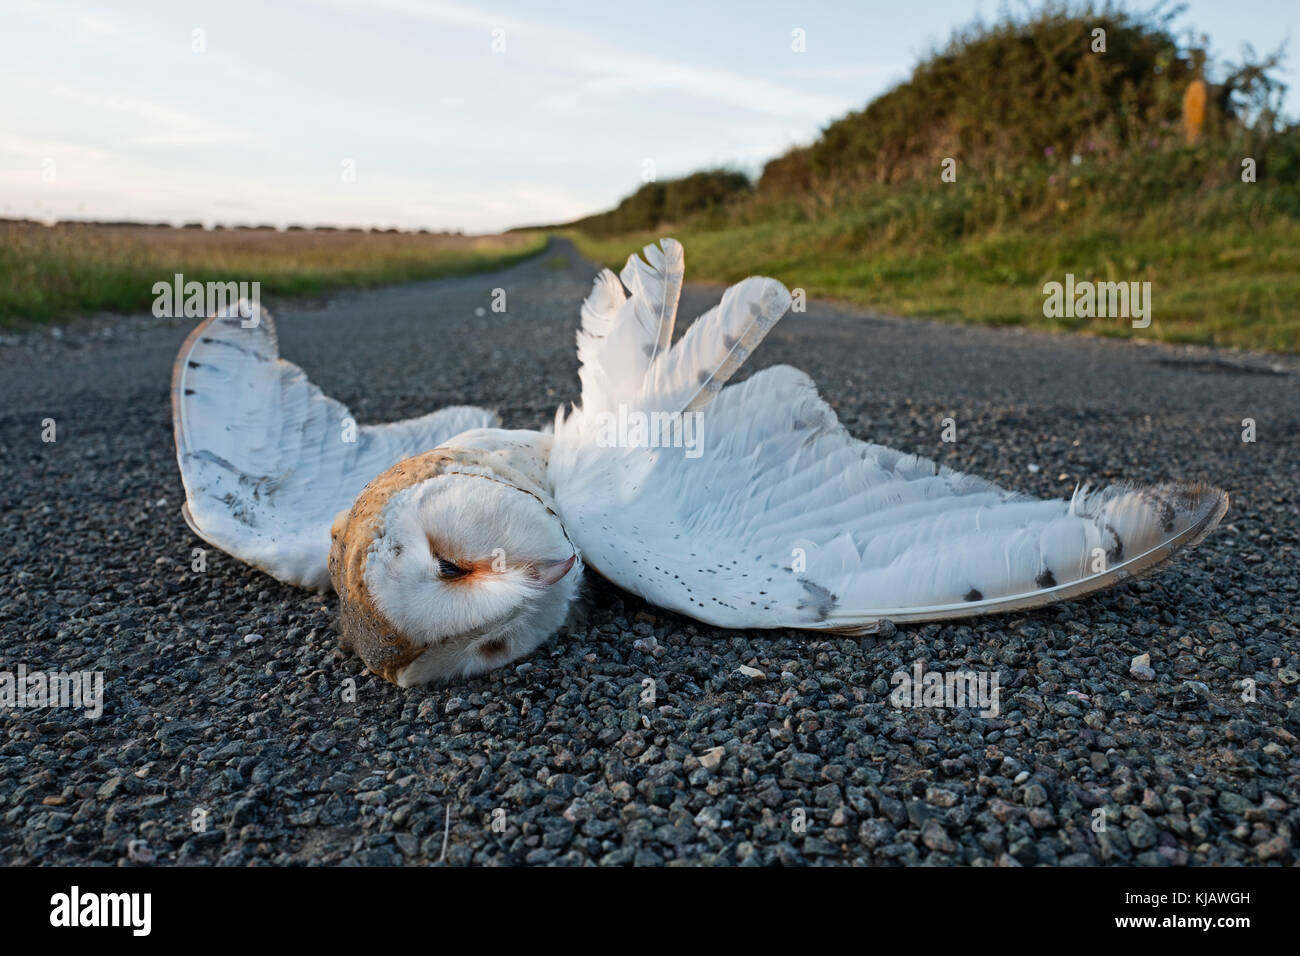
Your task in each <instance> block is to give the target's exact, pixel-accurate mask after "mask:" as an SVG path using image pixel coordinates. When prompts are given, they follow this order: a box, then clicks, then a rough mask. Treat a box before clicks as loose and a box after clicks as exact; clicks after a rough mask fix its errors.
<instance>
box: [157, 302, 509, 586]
mask: <svg viewBox="0 0 1300 956" xmlns="http://www.w3.org/2000/svg"><path fill="white" fill-rule="evenodd" d="M238 308H244V309H245V310H247V306H246V305H244V304H242V303H241V306H240V307H237V308H236V309H232V310H231V311H229V312H227V313H223V314H221V315H218V316H214V317H213V318H210V319H208V320H207V321H205V322H204V323H203V324H202V325H200V326H199V327H198V328H197V329H195V330H194V332H193V333H191V335H190V337H189V338H188V339H187V340H186V342H185V344H184V345H183V346H182V347H181V350H180V354H179V355H178V356H177V358H176V365H175V367H174V369H173V372H172V419H173V428H174V431H175V438H176V458H177V462H178V463H179V465H180V469H181V478H182V480H183V481H184V484H185V496H186V503H185V505H184V507H183V508H182V512H183V513H184V515H185V520H186V521H187V522H189V525H190V527H191V528H193V529H194V532H195V534H197V535H198V536H199V537H201V538H203V539H204V540H205V541H207V542H209V543H210V544H213V545H215V546H216V547H218V548H220V549H221V550H223V551H225V552H227V553H229V554H231V555H234V556H235V557H237V558H239V559H240V560H241V561H244V562H246V563H248V564H251V565H254V566H256V567H258V568H261V569H262V570H264V571H266V572H267V573H269V574H271V575H273V576H274V577H276V578H278V579H280V580H281V581H285V582H287V583H289V584H296V585H299V586H301V587H308V588H318V589H323V588H328V587H329V572H328V561H329V547H330V525H331V523H332V522H333V520H334V517H335V515H336V514H338V512H339V511H341V510H343V509H344V508H347V507H349V506H350V505H351V504H352V502H353V500H354V499H355V498H356V496H357V495H358V494H359V493H360V492H361V490H362V488H364V487H365V485H366V483H367V482H368V481H370V479H372V478H374V477H375V476H376V475H378V474H380V473H381V472H383V471H385V470H386V469H388V468H389V467H390V466H392V465H394V464H396V463H397V462H399V461H401V460H402V459H404V458H409V457H411V456H412V455H417V454H420V453H421V452H425V451H428V450H429V449H431V448H436V447H437V446H438V445H441V444H443V443H444V442H445V441H447V439H449V438H451V437H453V436H455V435H458V434H460V433H461V432H463V431H467V430H468V429H471V428H482V427H490V426H494V425H496V424H499V421H498V419H497V416H496V414H495V413H494V412H490V411H487V410H485V409H482V408H473V407H470V406H453V407H450V408H443V409H441V410H439V411H436V412H433V413H432V414H429V415H424V416H422V417H420V418H412V419H409V420H407V421H402V422H395V423H392V424H387V425H365V426H360V427H356V426H355V425H354V424H353V423H352V422H351V418H352V416H351V414H350V413H349V412H348V409H347V407H346V406H344V405H343V404H342V403H340V402H337V401H335V400H334V399H332V398H330V397H328V396H327V395H325V394H324V393H323V392H321V390H320V389H319V388H317V387H316V386H315V385H313V384H312V383H311V382H310V381H309V380H308V379H307V376H306V375H305V374H304V373H303V371H302V369H300V368H298V366H296V365H293V364H291V363H289V362H286V361H284V360H283V359H281V358H280V357H279V348H278V345H277V342H276V335H275V324H274V321H273V320H272V318H271V316H270V314H269V313H268V312H267V311H266V310H264V309H263V310H260V311H258V310H253V311H252V315H251V316H249V317H248V318H244V317H241V315H240V314H239V312H238ZM254 320H256V324H255V325H254V327H252V328H244V325H245V324H246V323H247V324H252V323H253V322H254ZM349 426H350V427H349ZM350 438H354V440H348V439H350Z"/></svg>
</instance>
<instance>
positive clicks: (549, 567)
mask: <svg viewBox="0 0 1300 956" xmlns="http://www.w3.org/2000/svg"><path fill="white" fill-rule="evenodd" d="M577 560H578V556H577V555H576V554H573V555H570V556H569V560H567V561H548V562H546V563H545V564H539V565H538V566H537V570H536V571H535V572H534V576H533V586H534V587H539V588H549V587H550V586H551V585H552V584H554V583H555V582H556V581H558V580H560V578H562V577H564V576H565V575H566V574H568V573H569V571H570V570H571V569H572V568H573V565H574V562H576V561H577Z"/></svg>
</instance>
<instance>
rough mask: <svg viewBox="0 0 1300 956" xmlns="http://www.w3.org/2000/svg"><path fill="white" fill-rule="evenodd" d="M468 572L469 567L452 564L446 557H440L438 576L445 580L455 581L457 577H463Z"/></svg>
mask: <svg viewBox="0 0 1300 956" xmlns="http://www.w3.org/2000/svg"><path fill="white" fill-rule="evenodd" d="M467 574H469V571H468V570H467V569H465V568H462V567H460V566H459V565H456V564H452V563H451V562H450V561H448V560H447V559H446V558H439V559H438V577H440V578H442V579H443V580H444V581H454V580H456V578H463V577H464V576H465V575H467Z"/></svg>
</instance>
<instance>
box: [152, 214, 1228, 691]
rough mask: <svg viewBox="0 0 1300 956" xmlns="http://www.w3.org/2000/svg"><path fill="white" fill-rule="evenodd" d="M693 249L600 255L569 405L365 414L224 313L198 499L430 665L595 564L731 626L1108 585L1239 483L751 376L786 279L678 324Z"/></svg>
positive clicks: (856, 625)
mask: <svg viewBox="0 0 1300 956" xmlns="http://www.w3.org/2000/svg"><path fill="white" fill-rule="evenodd" d="M684 270H685V259H684V255H683V251H682V247H681V245H680V244H678V243H677V242H675V241H674V240H671V239H665V240H663V241H662V242H661V243H660V244H658V245H653V244H652V245H649V246H647V247H646V248H645V250H644V258H642V257H638V256H636V255H633V256H631V257H629V259H628V262H627V265H626V267H625V268H624V269H623V270H622V272H621V273H620V275H618V276H616V275H614V273H613V272H611V271H609V270H605V271H603V272H601V273H600V274H599V275H598V276H597V277H596V280H595V283H594V286H593V289H592V291H591V294H590V295H589V296H588V297H587V299H586V301H585V302H584V303H583V304H582V308H581V318H582V321H581V326H580V328H579V331H578V334H577V347H578V357H579V360H580V364H581V367H580V371H579V380H580V385H581V400H580V403H578V404H577V405H574V406H572V407H570V408H569V409H568V410H567V411H566V409H564V408H563V407H562V408H561V409H559V411H558V412H557V414H556V419H555V425H554V428H553V429H551V430H548V431H545V432H537V431H522V430H509V429H505V428H502V427H501V422H500V420H499V419H498V417H497V416H496V415H495V414H494V413H493V412H491V411H487V410H485V409H481V408H474V407H469V406H454V407H450V408H443V409H441V410H439V411H435V412H432V413H431V414H428V415H425V416H423V417H420V418H414V419H410V420H407V421H401V422H394V423H392V424H383V425H365V426H361V427H357V426H356V425H355V423H354V422H353V420H352V418H351V415H350V413H349V412H348V409H347V408H345V407H344V406H343V405H342V404H340V403H339V402H337V401H335V400H333V399H331V398H329V397H327V396H326V395H324V394H323V393H322V392H321V390H320V389H319V388H317V387H316V386H315V385H313V384H312V383H311V382H310V381H308V379H307V377H306V376H305V375H304V374H303V372H302V370H301V369H299V368H298V367H297V366H295V365H292V364H290V363H289V362H286V361H284V360H283V359H281V358H280V357H279V353H278V345H277V342H276V334H275V325H274V322H273V320H272V318H271V316H270V314H268V313H267V312H266V311H265V310H261V309H254V310H251V312H250V310H249V309H248V308H247V306H246V304H242V303H241V306H240V308H239V309H232V310H230V311H229V312H227V313H223V314H218V315H216V316H213V317H212V318H209V319H208V320H207V321H206V322H204V323H203V324H202V325H200V326H199V327H198V328H197V329H195V330H194V332H193V333H192V334H191V335H190V337H189V339H188V340H187V341H186V342H185V344H184V345H183V346H182V347H181V350H180V354H179V356H178V357H177V359H176V364H175V369H174V372H173V377H172V407H173V424H174V431H175V440H176V452H177V459H178V461H179V464H180V471H181V476H182V480H183V482H184V486H185V494H186V503H185V504H184V506H183V507H182V512H183V514H184V517H185V519H186V521H187V522H188V523H189V525H190V527H191V528H192V529H193V530H194V532H195V533H196V534H197V535H198V536H199V537H201V538H202V539H204V540H205V541H207V542H209V543H211V544H212V545H214V546H216V547H218V548H221V549H222V550H224V551H226V552H228V553H229V554H231V555H233V556H234V557H236V558H238V559H240V560H241V561H244V562H246V563H248V564H251V565H253V566H255V567H257V568H260V569H262V570H263V571H265V572H266V573H268V574H270V575H272V576H274V577H276V578H278V579H279V580H281V581H284V582H287V583H289V584H294V585H298V586H301V587H304V588H312V589H318V590H328V589H329V588H331V587H332V588H333V589H334V591H335V592H337V594H338V599H339V631H340V641H341V643H342V644H343V645H344V646H345V647H348V648H351V649H352V650H354V651H355V652H356V653H357V654H358V655H359V656H360V658H361V660H362V661H363V662H364V664H365V665H366V666H367V667H368V668H369V669H370V670H371V671H372V672H374V673H376V674H378V675H380V676H382V677H383V678H385V679H387V680H389V681H392V682H394V683H396V684H399V685H401V686H403V687H410V686H414V685H419V684H424V683H427V682H429V681H432V680H453V679H457V678H462V677H466V676H469V675H473V674H477V673H481V672H484V671H487V670H489V669H491V668H494V667H498V666H500V665H503V664H505V663H507V662H510V661H513V660H516V659H518V658H520V657H522V656H524V655H527V654H528V653H530V652H531V651H533V650H535V649H536V648H537V647H538V646H540V645H541V644H542V643H543V642H545V641H546V640H547V639H548V638H549V637H551V636H552V635H553V634H554V633H555V632H556V631H557V630H559V629H560V627H561V626H562V625H563V623H564V621H565V619H566V615H567V614H568V611H569V608H570V606H571V604H572V603H573V602H574V600H575V598H576V596H577V594H578V592H579V586H580V582H581V579H582V575H583V573H584V571H585V570H586V569H592V570H594V571H596V572H598V573H599V574H601V575H603V576H604V577H606V578H608V579H609V580H610V581H612V582H613V583H615V584H616V585H619V586H620V587H622V588H625V589H626V590H628V591H632V592H634V593H636V594H638V595H640V596H641V597H643V598H644V599H645V600H647V601H649V602H650V603H652V604H655V605H657V606H659V607H662V608H667V609H669V610H672V611H676V612H678V613H680V614H685V615H688V616H690V617H692V618H695V619H697V620H699V621H703V622H705V623H707V624H712V625H716V626H718V627H724V628H797V629H805V630H809V631H830V632H835V633H848V634H852V633H862V632H864V631H868V630H870V629H872V628H873V627H876V626H878V625H879V622H881V621H882V620H884V619H889V620H892V621H895V622H908V621H936V620H944V619H950V618H964V617H973V616H977V615H984V614H993V613H999V612H1005V611H1009V610H1012V609H1025V608H1033V607H1038V606H1041V605H1046V604H1051V603H1055V602H1058V601H1063V600H1067V599H1070V598H1076V597H1079V596H1082V595H1085V594H1089V593H1091V592H1093V591H1097V590H1099V589H1101V588H1104V587H1107V586H1109V585H1112V584H1115V583H1117V582H1120V581H1123V580H1126V579H1128V578H1130V577H1132V576H1134V575H1136V574H1139V573H1142V572H1146V571H1149V570H1150V569H1152V568H1154V567H1155V566H1156V565H1158V564H1160V563H1162V562H1163V561H1164V560H1166V559H1167V558H1168V557H1169V556H1170V554H1172V552H1174V551H1175V550H1176V549H1178V548H1180V547H1183V546H1187V545H1192V544H1195V543H1196V542H1198V541H1200V540H1201V539H1202V538H1204V537H1205V535H1206V534H1208V533H1209V532H1210V531H1211V530H1212V529H1213V528H1214V526H1215V525H1216V524H1218V522H1219V520H1220V519H1221V518H1222V517H1223V515H1224V513H1225V511H1226V510H1227V507H1228V496H1227V495H1226V494H1225V493H1224V492H1222V491H1220V490H1218V489H1216V488H1212V487H1209V486H1207V485H1204V484H1193V483H1180V482H1175V483H1169V484H1160V485H1155V486H1148V487H1138V486H1135V485H1128V484H1121V485H1111V486H1109V487H1106V488H1103V489H1099V490H1088V489H1087V488H1086V487H1084V488H1078V489H1076V490H1075V493H1074V494H1073V496H1072V497H1071V498H1070V499H1069V500H1058V501H1047V500H1040V499H1037V498H1033V497H1029V496H1027V495H1023V494H1019V493H1016V492H1014V491H1008V490H1005V489H1003V488H1000V487H998V486H997V485H995V484H993V483H991V482H988V481H985V480H983V479H980V478H977V477H974V476H972V475H967V474H962V473H961V472H957V471H954V470H952V469H950V468H947V467H944V466H941V465H938V464H936V463H934V462H932V461H930V460H929V459H926V458H922V457H919V456H917V455H911V454H904V453H901V452H897V451H894V450H892V449H889V448H886V447H883V446H881V445H876V444H871V443H868V442H864V441H860V440H858V439H855V438H853V437H852V436H850V435H849V434H848V432H847V431H846V430H845V429H844V427H843V426H842V425H840V423H839V422H838V421H837V419H836V417H835V413H834V412H833V411H832V410H831V408H830V406H829V405H827V404H826V402H824V401H823V400H822V399H821V398H820V397H819V396H818V394H817V390H816V387H815V386H814V384H813V382H812V381H811V380H810V379H809V378H808V376H807V375H805V374H803V373H802V372H799V371H797V370H795V369H793V368H790V367H788V366H776V367H772V368H767V369H764V370H762V371H760V372H757V373H756V374H754V375H752V376H750V377H749V378H748V379H747V380H745V381H744V382H741V383H738V384H731V385H728V384H727V383H728V380H729V379H731V378H732V376H733V375H734V374H735V373H736V371H737V369H739V368H740V367H741V365H742V364H743V363H744V361H745V360H746V358H748V357H749V355H750V354H751V353H752V352H753V351H754V349H755V347H756V346H757V345H758V344H759V343H760V342H761V341H762V339H763V337H764V336H765V335H766V334H767V333H768V331H769V330H771V328H772V327H773V326H774V325H775V324H776V322H777V321H778V320H779V319H780V318H781V316H782V315H783V314H784V313H785V311H786V309H787V308H788V306H789V304H790V295H789V293H788V292H787V291H786V289H785V287H784V286H783V285H781V283H779V282H777V281H776V280H775V279H768V278H749V279H745V280H744V281H743V282H740V283H739V284H737V285H734V286H732V287H730V288H729V289H727V290H726V291H725V292H724V293H723V296H722V300H721V302H720V303H719V304H718V305H716V306H715V307H714V308H712V309H710V310H709V311H708V312H706V313H705V314H704V315H702V316H700V317H699V318H698V319H696V320H695V321H694V322H693V323H692V324H691V325H690V327H689V328H688V329H687V330H686V332H685V334H683V335H682V336H681V337H680V338H679V339H678V340H677V341H676V342H674V340H673V328H674V324H675V319H676V313H677V302H678V296H679V294H680V292H681V286H682V279H683V275H684ZM724 386H725V387H724Z"/></svg>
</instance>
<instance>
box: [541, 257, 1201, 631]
mask: <svg viewBox="0 0 1300 956" xmlns="http://www.w3.org/2000/svg"><path fill="white" fill-rule="evenodd" d="M777 290H779V292H778V291H777ZM784 292H785V290H784V288H782V287H780V284H779V283H775V282H774V281H773V280H765V279H749V280H746V281H745V282H742V283H740V284H739V285H737V286H733V287H732V288H731V289H729V290H728V291H727V295H726V296H724V301H723V304H722V306H720V307H719V308H718V309H716V310H714V311H711V312H709V313H707V314H706V315H705V316H704V317H702V318H701V319H699V320H697V322H696V324H695V325H694V326H693V327H692V328H691V329H690V330H688V331H687V333H686V335H685V336H683V338H682V340H681V341H680V342H679V343H678V344H677V346H675V347H674V348H673V350H672V351H671V352H670V353H669V355H668V356H666V357H665V356H661V360H662V359H663V358H667V359H668V360H669V361H670V363H671V362H675V363H676V364H675V365H665V366H664V370H665V371H666V372H667V374H664V375H663V377H662V378H660V379H658V380H657V381H658V382H659V383H660V384H659V385H658V386H656V385H655V384H654V381H655V380H652V379H651V378H650V377H649V376H652V375H653V371H651V372H648V373H647V376H648V377H647V381H646V383H645V384H644V385H643V388H642V391H641V395H642V398H641V401H640V406H639V407H641V408H643V409H646V410H650V409H661V410H678V409H697V410H698V409H702V411H701V418H700V426H701V427H700V432H699V434H698V435H697V436H696V437H697V438H698V440H699V441H698V446H697V447H698V456H697V457H692V456H690V455H688V454H687V453H686V449H684V448H672V447H668V448H664V447H661V448H646V447H639V448H638V447H617V446H609V444H608V442H602V441H599V440H598V435H599V430H598V429H597V428H596V427H595V421H594V420H593V419H594V416H593V413H592V412H591V411H589V408H588V400H589V396H588V392H587V389H586V385H585V383H586V381H587V379H584V389H583V406H582V408H580V409H577V410H575V412H574V413H573V414H571V415H570V416H568V418H567V419H566V418H565V417H564V416H562V415H561V416H560V417H559V418H558V419H557V425H556V443H555V448H554V450H553V452H552V456H551V462H550V468H551V477H552V480H553V482H554V485H555V488H556V501H557V503H558V505H559V508H560V513H561V517H562V518H563V520H564V522H565V525H566V527H567V528H568V530H569V533H570V536H571V537H572V538H573V540H574V542H575V543H576V544H577V545H578V547H579V548H580V549H581V551H582V553H583V556H584V559H585V560H586V561H587V563H588V564H589V565H590V566H592V567H594V568H595V569H596V570H597V571H599V572H601V573H602V574H603V575H605V576H606V577H608V578H609V579H610V580H612V581H614V582H615V583H616V584H618V585H620V586H622V587H624V588H626V589H628V590H630V591H633V592H635V593H637V594H639V595H641V596H642V597H644V598H646V599H647V600H648V601H651V602H652V603H654V604H657V605H659V606H661V607H666V608H670V609H672V610H675V611H679V612H681V613H683V614H688V615H690V616H692V617H695V618H698V619H700V620H703V621H706V622H708V623H711V624H716V625H719V626H724V627H764V628H770V627H802V628H813V629H828V630H842V631H854V630H860V629H863V628H865V627H868V626H870V625H871V624H873V623H874V622H875V621H878V620H880V619H882V618H890V619H893V620H899V621H903V620H937V619H943V618H951V617H965V616H972V615H977V614H987V613H993V612H997V611H1005V610H1009V609H1012V608H1024V607H1033V606H1038V605H1042V604H1048V603H1053V602H1055V601H1059V600H1063V599H1066V598H1070V597H1074V596H1077V595H1080V594H1085V593H1088V592H1090V591H1094V590H1097V589H1099V588H1102V587H1106V586H1108V585H1110V584H1113V583H1115V582H1117V581H1119V580H1123V579H1125V578H1127V577H1129V576H1132V575H1134V574H1138V573H1141V572H1143V571H1145V570H1148V569H1149V568H1151V567H1154V566H1155V565H1157V564H1159V563H1160V562H1162V561H1163V560H1165V559H1166V558H1167V557H1168V556H1169V555H1170V554H1171V553H1172V552H1173V551H1174V550H1176V549H1177V548H1178V547H1181V546H1184V545H1190V544H1194V543H1195V542H1197V541H1199V540H1200V539H1201V538H1202V537H1204V536H1205V534H1207V533H1208V532H1209V531H1210V530H1211V529H1212V528H1213V527H1214V526H1215V525H1216V524H1217V523H1218V521H1219V519H1220V518H1221V517H1222V516H1223V513H1224V511H1225V510H1226V509H1227V495H1226V494H1224V493H1223V492H1221V491H1218V490H1217V489H1213V488H1209V487H1206V486H1203V485H1185V484H1170V485H1161V486H1157V487H1153V488H1136V487H1132V486H1125V485H1117V486H1112V487H1109V488H1106V489H1104V490H1101V491H1098V492H1093V493H1089V492H1088V491H1086V490H1081V491H1076V493H1075V495H1074V496H1073V498H1072V499H1071V500H1069V501H1042V500H1038V499H1035V498H1031V497H1027V496H1025V495H1020V494H1017V493H1014V492H1010V491H1006V490H1004V489H1002V488H1000V487H998V486H997V485H995V484H993V483H991V482H988V481H984V480H982V479H979V478H975V477H972V476H970V475H965V474H962V473H960V472H956V471H952V470H951V469H948V468H945V467H941V466H939V465H936V464H935V463H934V462H932V461H930V460H928V459H925V458H920V457H917V456H914V455H905V454H902V453H900V452H897V451H893V450H891V449H889V448H885V447H883V446H881V445H874V444H868V443H866V442H862V441H859V440H857V439H854V438H853V437H852V436H851V435H849V434H848V432H847V431H846V430H845V429H844V428H843V426H841V425H840V424H839V422H838V420H837V419H836V417H835V413H834V412H833V411H832V410H831V408H830V407H829V406H828V405H827V404H826V403H825V402H824V401H822V399H821V398H820V397H819V396H818V395H817V392H816V389H815V386H814V385H813V383H812V381H811V380H810V379H809V378H808V377H807V376H806V375H804V374H803V373H802V372H799V371H797V370H795V369H792V368H789V367H784V366H778V367H775V368H770V369H767V370H765V371H762V372H759V373H757V374H755V375H754V376H752V377H751V378H750V379H749V380H748V381H746V382H744V383H742V384H739V385H734V386H731V387H728V388H725V389H721V390H720V391H719V390H718V389H719V388H720V382H722V381H725V380H726V379H727V378H728V377H730V375H731V373H733V372H734V371H735V369H736V368H737V367H738V366H739V363H740V362H741V361H743V360H744V358H745V357H746V356H747V355H748V353H749V352H750V351H752V347H753V344H756V340H757V339H761V337H762V335H764V334H766V331H767V329H770V328H771V326H772V324H774V323H775V321H776V320H777V319H778V318H779V317H780V314H781V312H784V309H785V305H786V303H788V301H789V299H788V296H786V297H785V298H784V300H782V298H781V296H782V294H784ZM728 296H729V297H730V299H728V298H727V297H728ZM778 305H779V307H780V311H777V312H776V313H775V314H773V312H772V309H773V308H774V307H775V306H778ZM625 308H626V307H625ZM741 316H743V317H747V319H748V321H747V323H741V322H739V320H738V317H741ZM737 333H739V334H737ZM697 343H698V344H699V347H697ZM703 343H710V344H708V345H707V346H704V345H703ZM715 381H716V382H719V385H718V386H717V387H711V383H713V382H715ZM715 396H716V397H715ZM591 398H592V399H594V401H593V402H592V407H593V408H595V409H599V410H603V409H605V407H606V403H605V402H604V401H603V400H602V399H603V396H601V395H594V396H591ZM710 399H712V400H711V401H710Z"/></svg>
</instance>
